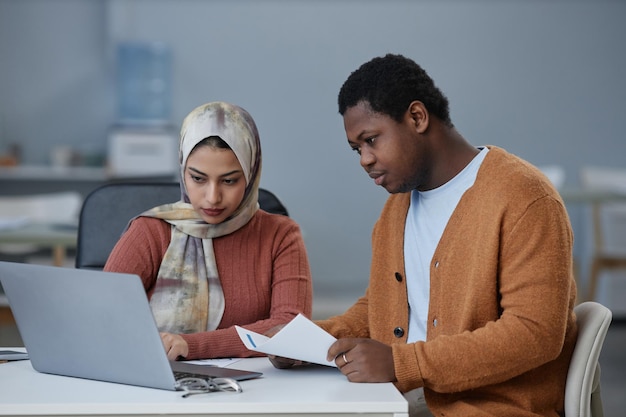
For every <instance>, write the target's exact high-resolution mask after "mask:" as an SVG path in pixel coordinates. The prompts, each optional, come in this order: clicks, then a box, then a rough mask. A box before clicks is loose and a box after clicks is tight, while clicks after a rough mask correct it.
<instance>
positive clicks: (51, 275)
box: [0, 262, 261, 390]
mask: <svg viewBox="0 0 626 417" xmlns="http://www.w3.org/2000/svg"><path fill="white" fill-rule="evenodd" d="M0 282H1V284H2V287H3V289H4V292H5V293H6V295H7V298H8V300H9V306H10V307H11V311H12V312H13V316H14V317H15V321H16V323H17V327H18V330H19V332H20V335H21V337H22V340H23V342H24V345H25V347H26V351H27V352H28V356H29V358H30V360H31V363H32V366H33V368H34V369H35V370H37V371H39V372H44V373H49V374H56V375H64V376H72V377H80V378H87V379H94V380H98V381H107V382H117V383H122V384H128V385H138V386H142V387H151V388H160V389H166V390H176V389H177V388H178V384H177V378H178V375H177V374H178V373H184V374H183V375H180V376H181V377H184V376H189V375H188V374H190V373H191V374H196V375H194V376H197V375H202V376H204V377H205V378H207V377H221V378H224V377H228V378H233V379H235V380H238V381H241V380H245V379H250V378H256V377H258V376H261V373H260V372H253V371H246V370H239V369H233V368H223V367H217V366H207V365H199V364H190V363H185V362H170V361H169V360H168V359H167V355H166V353H165V349H164V347H163V343H162V342H161V336H160V335H159V332H158V330H157V326H156V323H155V321H154V317H153V316H152V312H151V310H150V306H149V304H148V299H147V297H146V293H145V290H144V288H143V285H142V283H141V279H140V278H139V277H138V276H137V275H131V274H120V273H111V272H102V271H94V270H86V269H71V268H60V267H53V266H42V265H33V264H22V263H13V262H0Z"/></svg>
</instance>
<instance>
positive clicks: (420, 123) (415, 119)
mask: <svg viewBox="0 0 626 417" xmlns="http://www.w3.org/2000/svg"><path fill="white" fill-rule="evenodd" d="M407 117H409V119H410V122H411V123H413V125H414V126H415V129H416V131H417V133H424V132H425V131H426V130H427V129H428V124H429V121H430V120H429V115H428V110H427V109H426V106H424V103H422V102H421V101H418V100H415V101H412V102H411V104H409V108H408V110H407Z"/></svg>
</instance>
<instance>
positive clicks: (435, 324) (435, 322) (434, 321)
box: [433, 319, 437, 327]
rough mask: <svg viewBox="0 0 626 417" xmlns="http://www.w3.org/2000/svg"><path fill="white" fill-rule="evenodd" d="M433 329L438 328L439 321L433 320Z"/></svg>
mask: <svg viewBox="0 0 626 417" xmlns="http://www.w3.org/2000/svg"><path fill="white" fill-rule="evenodd" d="M433 327H437V319H434V320H433Z"/></svg>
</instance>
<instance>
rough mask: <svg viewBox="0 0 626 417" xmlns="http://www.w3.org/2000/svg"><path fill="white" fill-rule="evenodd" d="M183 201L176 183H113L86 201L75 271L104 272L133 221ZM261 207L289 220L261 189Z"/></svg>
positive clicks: (82, 215) (102, 187)
mask: <svg viewBox="0 0 626 417" xmlns="http://www.w3.org/2000/svg"><path fill="white" fill-rule="evenodd" d="M178 200H180V185H179V184H178V183H177V182H141V183H140V182H132V183H131V182H128V183H110V184H105V185H103V186H100V187H98V188H96V189H95V190H94V191H92V192H91V193H90V194H89V195H87V197H86V198H85V200H84V202H83V205H82V208H81V211H80V217H79V222H78V241H77V246H76V268H84V269H102V268H104V264H105V263H106V261H107V258H108V257H109V254H110V253H111V251H112V250H113V247H114V246H115V244H116V243H117V241H118V240H119V238H120V236H121V235H122V233H123V232H124V230H125V229H126V226H127V225H128V222H129V220H130V219H132V218H133V217H135V216H136V215H138V214H140V213H141V212H143V211H145V210H147V209H150V208H152V207H155V206H158V205H161V204H166V203H172V202H175V201H178ZM259 205H260V207H261V208H262V209H263V210H265V211H267V212H270V213H276V214H282V215H285V216H288V215H289V213H288V212H287V209H286V208H285V206H284V205H283V204H282V203H281V201H280V200H279V199H278V198H277V197H276V196H275V195H274V194H273V193H272V192H270V191H268V190H265V189H259Z"/></svg>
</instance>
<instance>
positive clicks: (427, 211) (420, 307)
mask: <svg viewBox="0 0 626 417" xmlns="http://www.w3.org/2000/svg"><path fill="white" fill-rule="evenodd" d="M480 149H481V151H480V152H479V153H478V155H476V156H475V157H474V159H472V161H471V162H470V163H469V164H467V166H466V167H465V168H464V169H463V170H462V171H461V172H459V173H458V174H457V175H456V176H455V177H454V178H452V179H451V180H450V181H448V182H447V183H445V184H443V185H442V186H440V187H438V188H435V189H434V190H430V191H424V192H420V191H417V190H413V191H412V192H411V204H410V206H409V212H408V214H407V217H406V223H405V226H404V269H405V273H406V286H407V292H408V298H409V310H410V311H409V333H408V336H407V337H408V339H407V343H413V342H416V341H418V340H426V322H427V320H428V304H429V301H430V300H429V299H430V262H431V260H432V258H433V254H434V253H435V249H436V248H437V245H438V244H439V240H440V239H441V235H442V234H443V230H444V229H445V227H446V225H447V224H448V220H449V219H450V216H451V215H452V212H453V211H454V209H455V208H456V206H457V204H458V203H459V200H460V199H461V197H462V196H463V194H464V193H465V191H467V189H468V188H470V187H471V186H472V185H474V181H475V180H476V174H477V173H478V169H479V168H480V165H481V164H482V162H483V160H484V159H485V155H487V152H488V151H489V149H487V147H483V148H480Z"/></svg>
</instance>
